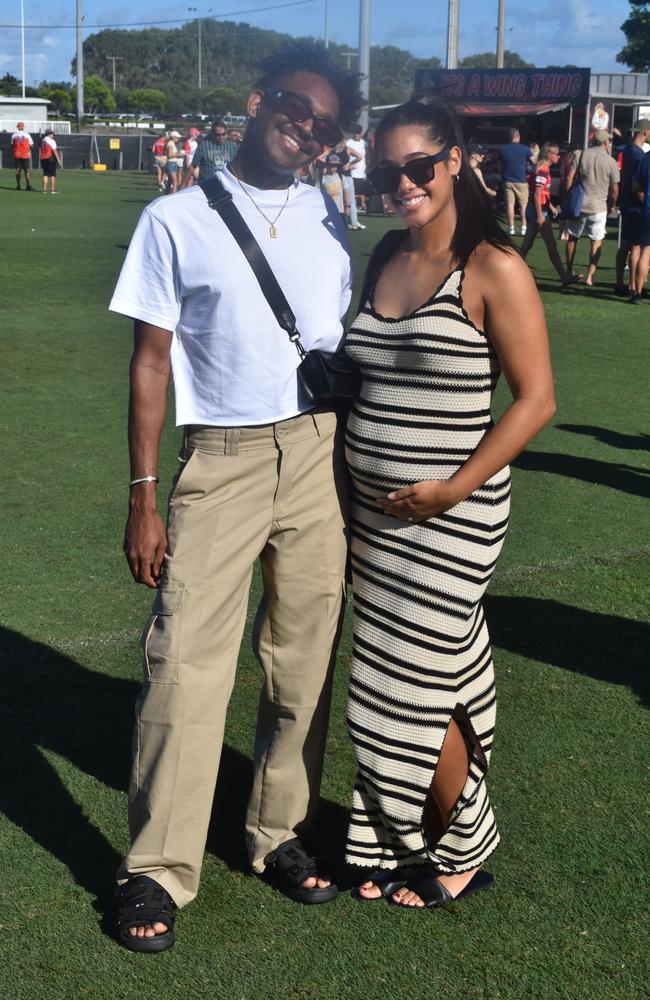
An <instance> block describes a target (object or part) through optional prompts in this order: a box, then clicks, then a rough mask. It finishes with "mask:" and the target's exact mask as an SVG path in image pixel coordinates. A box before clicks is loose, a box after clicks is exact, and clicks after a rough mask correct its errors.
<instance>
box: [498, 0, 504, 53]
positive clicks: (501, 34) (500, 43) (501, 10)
mask: <svg viewBox="0 0 650 1000" xmlns="http://www.w3.org/2000/svg"><path fill="white" fill-rule="evenodd" d="M505 43H506V0H499V20H498V23H497V69H503V65H504V62H505V48H506V44H505Z"/></svg>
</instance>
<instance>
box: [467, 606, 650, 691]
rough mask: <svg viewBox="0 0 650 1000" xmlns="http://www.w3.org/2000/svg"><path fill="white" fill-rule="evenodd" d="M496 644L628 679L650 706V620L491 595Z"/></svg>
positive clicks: (596, 674) (588, 672) (602, 676)
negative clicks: (636, 619)
mask: <svg viewBox="0 0 650 1000" xmlns="http://www.w3.org/2000/svg"><path fill="white" fill-rule="evenodd" d="M485 613H486V617H487V622H488V627H489V629H490V635H491V637H492V643H493V645H495V646H498V647H500V648H501V649H508V650H510V651H511V652H513V653H518V654H520V655H521V656H527V657H529V658H530V659H532V660H540V661H542V662H543V663H550V664H551V665H552V666H555V667H562V668H563V669H564V670H572V671H573V672H574V673H578V674H584V675H585V676H587V677H593V678H594V679H595V680H599V681H607V682H608V683H610V684H625V685H626V686H627V687H629V688H630V689H631V690H632V691H634V692H635V694H636V695H637V696H638V698H639V700H640V702H641V704H643V705H646V706H649V705H650V669H649V668H648V653H647V651H648V648H650V625H648V624H646V623H645V622H638V621H634V620H633V619H630V618H620V617H619V616H617V615H602V614H597V613H596V612H594V611H584V610H582V609H581V608H574V607H571V606H569V605H567V604H561V603H560V602H559V601H552V600H545V599H542V598H534V597H498V596H492V597H491V596H489V595H488V597H486V600H485Z"/></svg>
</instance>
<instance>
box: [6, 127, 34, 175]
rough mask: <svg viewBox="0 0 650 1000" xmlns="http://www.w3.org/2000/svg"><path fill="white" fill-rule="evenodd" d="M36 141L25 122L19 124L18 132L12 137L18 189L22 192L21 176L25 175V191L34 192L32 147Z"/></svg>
mask: <svg viewBox="0 0 650 1000" xmlns="http://www.w3.org/2000/svg"><path fill="white" fill-rule="evenodd" d="M33 145H34V140H33V139H32V137H31V135H30V134H29V132H28V131H27V130H26V128H25V123H24V122H18V124H17V125H16V131H15V132H14V133H13V135H12V136H11V146H12V150H13V154H14V167H15V168H16V188H17V190H18V191H20V174H21V172H22V173H24V174H25V190H26V191H33V190H34V189H33V188H32V146H33Z"/></svg>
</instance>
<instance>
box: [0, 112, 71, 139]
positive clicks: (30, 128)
mask: <svg viewBox="0 0 650 1000" xmlns="http://www.w3.org/2000/svg"><path fill="white" fill-rule="evenodd" d="M17 120H18V119H17V118H16V116H15V115H14V116H13V117H12V118H7V117H4V118H0V132H15V131H16V122H17ZM46 128H51V129H52V130H53V131H54V132H58V133H59V134H60V135H70V131H71V130H70V122H68V121H60V120H59V119H54V120H53V121H27V120H25V130H26V131H27V132H35V133H39V132H40V133H43V132H44V131H45V129H46Z"/></svg>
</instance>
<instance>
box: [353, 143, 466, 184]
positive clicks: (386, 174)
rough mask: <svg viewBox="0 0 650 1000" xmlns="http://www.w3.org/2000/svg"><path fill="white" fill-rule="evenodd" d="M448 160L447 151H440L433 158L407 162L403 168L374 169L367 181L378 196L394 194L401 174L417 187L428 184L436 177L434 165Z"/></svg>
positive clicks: (426, 157) (419, 157)
mask: <svg viewBox="0 0 650 1000" xmlns="http://www.w3.org/2000/svg"><path fill="white" fill-rule="evenodd" d="M448 158H449V150H448V149H441V150H440V152H439V153H434V154H433V156H418V158H417V160H409V161H408V163H405V164H404V166H403V167H393V166H390V167H375V169H374V170H371V171H370V173H369V174H368V180H369V181H370V183H371V184H372V186H373V187H374V189H375V191H377V193H378V194H395V192H396V191H397V189H398V187H399V185H400V180H401V177H402V174H404V176H405V177H408V179H409V180H410V181H411V183H412V184H415V185H417V187H422V185H423V184H428V183H429V182H430V181H432V180H433V178H434V177H435V176H436V163H440V162H441V161H442V160H447V159H448Z"/></svg>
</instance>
